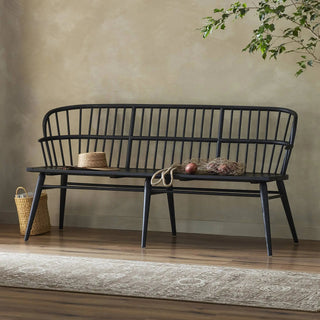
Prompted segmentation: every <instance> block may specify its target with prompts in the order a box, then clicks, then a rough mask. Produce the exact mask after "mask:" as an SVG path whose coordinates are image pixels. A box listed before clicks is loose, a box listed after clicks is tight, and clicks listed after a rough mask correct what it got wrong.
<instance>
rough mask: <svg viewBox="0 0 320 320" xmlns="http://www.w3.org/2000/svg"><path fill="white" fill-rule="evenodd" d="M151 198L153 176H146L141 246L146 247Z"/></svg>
mask: <svg viewBox="0 0 320 320" xmlns="http://www.w3.org/2000/svg"><path fill="white" fill-rule="evenodd" d="M150 200H151V178H146V180H145V182H144V195H143V221H142V236H141V248H145V247H146V242H147V232H148V221H149V211H150Z"/></svg>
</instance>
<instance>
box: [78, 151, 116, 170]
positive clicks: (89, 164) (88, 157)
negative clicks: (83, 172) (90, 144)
mask: <svg viewBox="0 0 320 320" xmlns="http://www.w3.org/2000/svg"><path fill="white" fill-rule="evenodd" d="M78 168H83V169H91V170H116V168H109V167H108V165H107V159H106V154H105V153H104V152H88V153H80V154H79V155H78Z"/></svg>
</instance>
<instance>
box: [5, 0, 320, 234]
mask: <svg viewBox="0 0 320 320" xmlns="http://www.w3.org/2000/svg"><path fill="white" fill-rule="evenodd" d="M220 3H221V4H222V5H223V4H224V3H225V2H224V1H220ZM217 5H219V1H212V0H201V1H198V0H161V1H160V0H122V1H117V0H0V26H1V28H0V99H1V100H0V101H1V104H0V123H1V125H0V139H1V153H0V161H1V166H0V170H1V180H0V181H1V182H0V222H15V223H16V222H17V216H16V212H15V206H14V202H13V196H14V193H15V189H16V187H17V186H19V185H23V186H26V187H27V188H28V189H33V188H34V186H35V183H36V175H33V174H31V173H26V172H25V167H26V166H31V165H40V164H42V159H41V151H40V146H39V145H38V142H37V139H38V138H39V137H40V136H41V120H42V117H43V115H44V113H45V112H46V111H47V110H49V109H51V108H53V107H56V106H61V105H70V104H78V103H121V102H124V103H195V104H202V103H204V104H243V105H270V106H284V107H290V108H293V109H294V110H296V111H297V112H298V114H299V117H300V118H299V128H298V134H297V140H296V147H295V150H294V153H293V157H292V161H291V165H290V167H289V174H290V180H289V182H288V183H287V191H288V194H289V197H290V200H291V205H292V209H293V214H294V218H295V221H296V225H297V231H298V234H299V236H300V237H301V238H305V239H320V207H319V199H320V197H319V194H320V187H319V178H320V168H319V158H320V143H319V141H320V140H319V133H320V132H319V123H320V112H319V107H320V106H319V98H320V94H319V92H320V81H319V75H320V69H319V68H313V69H311V70H309V71H308V72H307V73H306V74H304V75H302V76H301V77H299V78H295V77H294V76H293V74H294V72H295V70H296V67H295V64H294V60H293V59H292V58H290V57H289V56H287V57H283V58H281V59H279V61H278V62H274V61H271V62H269V61H262V59H261V58H260V57H259V56H255V55H253V56H252V55H249V54H245V53H241V49H242V47H244V46H245V44H246V43H247V41H248V40H249V36H248V31H249V30H250V28H251V27H252V26H253V22H252V21H251V20H248V21H247V22H245V23H241V24H238V23H231V24H230V27H229V28H228V29H227V30H226V31H225V32H223V33H219V34H217V35H216V37H215V39H213V38H210V39H207V40H203V39H202V38H201V36H200V34H199V31H198V30H197V28H198V27H200V26H201V24H202V17H204V16H207V15H208V14H209V13H210V10H211V9H213V7H215V6H217ZM164 200H165V199H164V198H161V196H158V197H154V199H152V205H151V217H150V229H151V230H165V231H169V230H170V227H169V219H168V213H167V210H166V204H164V205H163V201H164ZM176 207H177V209H176V211H177V212H176V215H177V223H178V231H186V232H199V233H214V234H232V235H252V236H263V235H264V233H263V224H262V218H261V207H260V201H259V200H258V199H249V200H248V199H233V198H219V197H211V198H208V197H203V196H201V197H199V196H198V197H197V196H189V197H188V196H182V195H179V196H176ZM49 210H50V216H51V221H52V223H53V224H57V219H58V218H57V217H58V191H54V190H53V191H50V192H49ZM271 212H272V217H271V221H272V232H273V236H274V237H290V234H289V229H288V226H287V223H286V220H285V217H284V214H283V211H282V208H281V205H280V200H273V201H272V202H271ZM141 213H142V194H136V193H134V194H132V193H115V192H109V193H108V192H104V193H103V192H97V193H94V192H83V191H70V192H69V194H68V202H67V208H66V224H67V225H77V226H90V227H102V228H127V229H140V226H141Z"/></svg>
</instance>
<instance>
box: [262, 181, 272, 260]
mask: <svg viewBox="0 0 320 320" xmlns="http://www.w3.org/2000/svg"><path fill="white" fill-rule="evenodd" d="M260 198H261V205H262V213H263V222H264V232H265V237H266V244H267V252H268V256H272V245H271V229H270V217H269V197H268V188H267V183H266V182H261V183H260Z"/></svg>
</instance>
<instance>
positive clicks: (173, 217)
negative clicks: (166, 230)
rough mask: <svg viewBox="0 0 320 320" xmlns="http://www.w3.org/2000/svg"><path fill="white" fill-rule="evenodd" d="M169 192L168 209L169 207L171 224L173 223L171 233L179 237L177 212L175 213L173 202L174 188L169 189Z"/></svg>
mask: <svg viewBox="0 0 320 320" xmlns="http://www.w3.org/2000/svg"><path fill="white" fill-rule="evenodd" d="M168 191H169V192H167V199H168V207H169V214H170V222H171V232H172V235H173V236H176V235H177V230H176V217H175V212H174V201H173V192H172V187H170V188H168ZM170 191H171V192H170Z"/></svg>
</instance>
